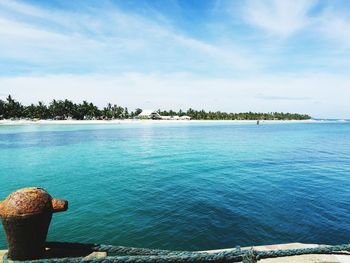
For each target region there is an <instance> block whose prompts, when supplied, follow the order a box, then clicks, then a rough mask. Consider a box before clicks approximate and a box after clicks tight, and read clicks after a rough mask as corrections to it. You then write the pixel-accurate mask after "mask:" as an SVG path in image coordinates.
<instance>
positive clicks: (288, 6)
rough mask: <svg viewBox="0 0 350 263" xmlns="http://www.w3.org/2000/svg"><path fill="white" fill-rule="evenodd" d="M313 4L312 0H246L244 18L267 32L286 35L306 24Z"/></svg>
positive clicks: (293, 32)
mask: <svg viewBox="0 0 350 263" xmlns="http://www.w3.org/2000/svg"><path fill="white" fill-rule="evenodd" d="M313 4H314V1H312V0H265V1H260V0H248V1H247V4H246V6H245V10H244V18H245V20H246V21H247V22H248V23H250V24H251V25H253V26H256V27H258V28H261V29H262V30H264V31H266V32H267V33H270V34H273V35H278V36H281V37H288V36H290V35H293V34H295V33H296V32H298V31H299V30H302V29H303V28H304V27H306V26H307V25H308V23H309V21H308V20H309V19H308V16H307V14H308V11H309V10H310V8H311V7H312V6H313Z"/></svg>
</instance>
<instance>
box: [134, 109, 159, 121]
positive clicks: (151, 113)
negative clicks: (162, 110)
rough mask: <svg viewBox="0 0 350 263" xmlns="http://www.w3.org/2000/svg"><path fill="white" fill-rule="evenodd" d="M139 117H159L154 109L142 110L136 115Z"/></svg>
mask: <svg viewBox="0 0 350 263" xmlns="http://www.w3.org/2000/svg"><path fill="white" fill-rule="evenodd" d="M137 118H139V119H161V116H160V115H159V113H158V112H157V111H155V110H142V112H141V113H140V114H139V115H138V116H137Z"/></svg>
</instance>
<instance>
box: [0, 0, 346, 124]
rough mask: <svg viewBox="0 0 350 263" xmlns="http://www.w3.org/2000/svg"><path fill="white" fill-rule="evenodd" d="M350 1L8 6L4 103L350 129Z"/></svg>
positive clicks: (1, 51)
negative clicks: (270, 116)
mask: <svg viewBox="0 0 350 263" xmlns="http://www.w3.org/2000/svg"><path fill="white" fill-rule="evenodd" d="M349 52H350V1H347V0H343V1H340V0H332V1H331V0H330V1H321V0H319V1H317V0H302V1H301V0H283V1H279V0H265V1H264V0H261V1H260V0H240V1H226V0H216V1H215V0H211V1H206V0H181V1H180V0H148V1H146V0H137V1H136V0H134V1H131V0H123V1H122V0H120V1H103V0H102V1H97V0H95V1H82V0H81V1H79V0H78V1H68V0H66V1H64V0H62V1H38V0H32V1H10V0H8V1H6V0H0V98H1V97H4V96H6V94H8V93H11V94H13V96H15V97H16V98H18V99H20V100H21V101H23V102H25V103H31V102H36V101H38V100H42V101H44V102H49V101H50V100H52V99H53V98H56V99H60V98H69V99H72V100H74V101H76V102H79V101H82V100H90V101H93V102H95V103H96V104H98V105H100V106H102V105H104V104H106V103H107V102H108V101H111V102H112V103H117V104H121V105H125V106H128V107H129V108H135V107H141V108H155V109H157V108H163V109H171V108H172V109H179V108H182V109H187V108H189V107H193V108H197V109H202V108H204V109H206V110H222V111H232V112H240V111H261V112H269V111H289V112H300V113H309V114H311V115H312V116H314V117H328V118H350V106H349V100H350V74H349V72H350V56H349V55H350V53H349Z"/></svg>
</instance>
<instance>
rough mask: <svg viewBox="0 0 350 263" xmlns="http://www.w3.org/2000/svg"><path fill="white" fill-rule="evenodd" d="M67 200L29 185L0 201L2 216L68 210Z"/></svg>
mask: <svg viewBox="0 0 350 263" xmlns="http://www.w3.org/2000/svg"><path fill="white" fill-rule="evenodd" d="M67 207H68V205H67V201H64V200H60V199H52V197H51V196H50V195H49V193H48V192H46V191H45V190H44V189H42V188H38V187H28V188H23V189H20V190H17V191H16V192H14V193H12V194H10V195H9V196H8V197H7V198H6V199H5V200H4V201H2V202H1V203H0V216H1V217H11V216H24V215H33V214H39V213H43V212H51V213H52V212H59V211H65V210H67Z"/></svg>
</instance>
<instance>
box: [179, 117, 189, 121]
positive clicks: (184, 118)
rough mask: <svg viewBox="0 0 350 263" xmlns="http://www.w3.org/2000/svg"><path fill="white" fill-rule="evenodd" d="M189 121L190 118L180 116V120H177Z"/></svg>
mask: <svg viewBox="0 0 350 263" xmlns="http://www.w3.org/2000/svg"><path fill="white" fill-rule="evenodd" d="M190 119H191V117H190V116H181V117H180V118H179V120H188V121H189V120H190Z"/></svg>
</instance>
